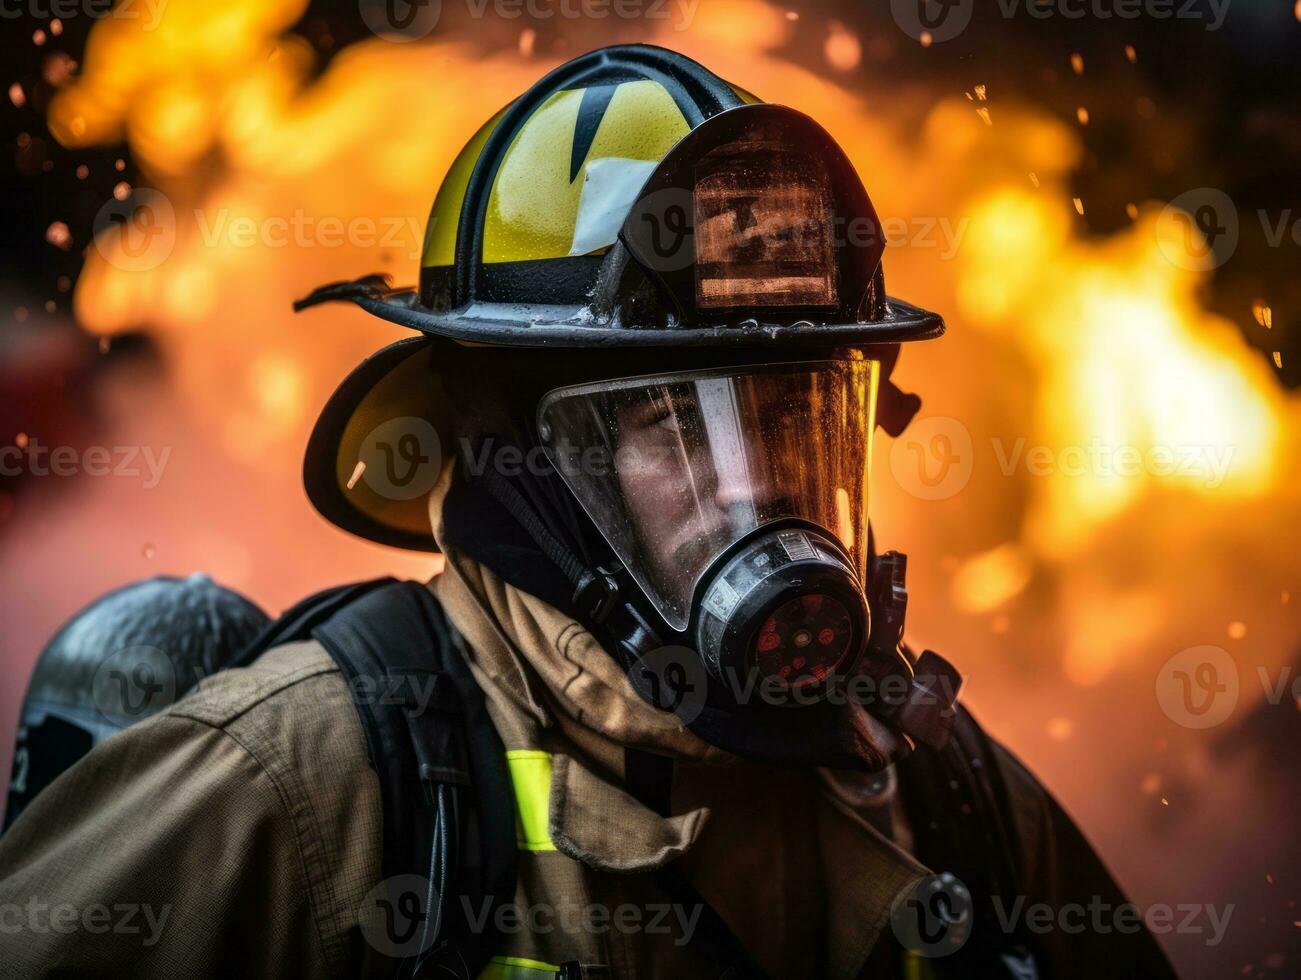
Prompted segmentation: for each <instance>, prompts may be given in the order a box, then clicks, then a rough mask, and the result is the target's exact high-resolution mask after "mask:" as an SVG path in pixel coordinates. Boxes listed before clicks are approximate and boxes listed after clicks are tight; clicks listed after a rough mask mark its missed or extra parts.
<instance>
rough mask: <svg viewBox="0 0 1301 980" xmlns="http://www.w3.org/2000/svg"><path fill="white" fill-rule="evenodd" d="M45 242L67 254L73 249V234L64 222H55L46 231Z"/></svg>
mask: <svg viewBox="0 0 1301 980" xmlns="http://www.w3.org/2000/svg"><path fill="white" fill-rule="evenodd" d="M45 240H46V241H47V242H49V243H50V244H51V245H53V246H54V247H55V248H61V249H63V250H64V251H65V252H66V251H67V250H68V249H70V248H71V247H72V234H71V232H69V231H68V226H67V225H66V224H64V223H63V222H62V221H55V222H53V223H51V225H50V227H48V228H46V229H45Z"/></svg>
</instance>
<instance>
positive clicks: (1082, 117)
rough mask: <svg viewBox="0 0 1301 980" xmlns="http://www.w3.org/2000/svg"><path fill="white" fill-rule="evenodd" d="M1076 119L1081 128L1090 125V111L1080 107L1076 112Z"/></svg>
mask: <svg viewBox="0 0 1301 980" xmlns="http://www.w3.org/2000/svg"><path fill="white" fill-rule="evenodd" d="M1075 118H1076V119H1078V120H1079V122H1080V125H1081V126H1087V125H1088V124H1089V110H1088V109H1086V108H1084V106H1079V107H1077V108H1076V110H1075Z"/></svg>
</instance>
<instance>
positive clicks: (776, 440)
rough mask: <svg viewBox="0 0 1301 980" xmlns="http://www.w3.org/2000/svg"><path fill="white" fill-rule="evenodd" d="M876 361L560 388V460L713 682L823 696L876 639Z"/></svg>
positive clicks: (548, 415)
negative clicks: (740, 678) (745, 681)
mask: <svg viewBox="0 0 1301 980" xmlns="http://www.w3.org/2000/svg"><path fill="white" fill-rule="evenodd" d="M879 370H880V365H879V362H877V361H873V360H868V359H865V358H862V357H845V358H842V359H830V360H823V361H813V362H803V363H792V364H775V365H758V366H746V367H732V368H725V369H712V370H704V371H688V372H682V373H677V374H672V375H661V376H655V377H637V378H625V379H619V380H613V381H604V382H599V383H595V384H583V385H576V386H572V387H567V388H561V389H557V390H555V391H552V392H550V393H549V394H547V395H546V396H545V397H544V398H543V399H542V402H541V404H540V406H539V409H538V433H539V436H540V437H541V439H542V442H543V444H544V445H545V447H546V448H547V450H548V452H549V453H550V455H551V459H552V462H553V464H554V466H555V468H556V470H557V471H558V472H559V474H560V475H561V477H562V479H563V480H564V481H565V483H566V484H567V485H568V486H569V488H570V490H571V491H572V492H573V494H574V496H575V497H576V498H577V499H578V501H579V502H580V503H581V504H582V506H583V508H584V509H585V510H586V512H587V514H588V516H589V517H590V518H591V520H592V521H593V523H594V524H595V525H596V527H597V529H598V530H599V531H600V532H601V534H602V535H603V536H604V537H605V538H606V540H607V541H608V543H609V544H610V546H611V548H612V549H613V550H614V552H615V554H616V555H617V557H618V558H619V560H620V561H621V562H622V563H623V565H624V567H625V568H626V569H627V571H628V573H629V574H630V575H631V577H632V578H633V579H634V580H635V581H636V583H637V584H638V586H639V587H640V588H641V590H642V591H643V592H644V593H645V594H646V596H647V598H649V600H650V602H651V603H652V604H653V605H654V607H655V609H656V610H657V611H658V613H659V614H660V616H661V617H662V618H663V619H664V621H665V622H666V623H667V624H668V625H669V626H670V627H671V628H672V629H674V630H677V631H679V632H690V633H691V634H692V635H693V639H694V641H695V644H696V648H697V650H698V651H699V653H700V654H701V656H702V657H703V659H704V660H705V662H706V664H707V665H708V666H709V667H710V668H711V669H712V670H713V671H714V672H715V673H716V674H718V675H725V674H726V673H727V672H729V671H733V672H736V671H741V672H748V671H755V670H757V671H758V672H759V674H761V675H763V676H764V677H770V678H772V679H774V680H775V681H777V682H778V683H782V684H786V685H789V686H792V687H804V686H813V685H817V684H820V683H822V682H823V681H825V680H827V679H828V678H829V677H830V675H831V674H832V673H833V672H835V671H837V670H843V669H846V668H847V667H848V666H849V664H850V663H851V662H852V661H853V660H855V659H857V656H858V654H859V652H860V651H861V650H862V647H863V645H864V643H865V641H866V637H867V631H868V620H867V617H868V613H867V604H866V601H865V600H864V587H865V572H866V564H867V558H868V546H867V516H868V508H867V504H868V472H869V468H870V463H871V437H872V431H873V427H874V424H875V423H874V412H875V404H876V395H877V384H878V380H879Z"/></svg>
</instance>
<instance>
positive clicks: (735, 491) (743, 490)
mask: <svg viewBox="0 0 1301 980" xmlns="http://www.w3.org/2000/svg"><path fill="white" fill-rule="evenodd" d="M775 496H776V488H775V487H773V485H772V481H771V480H770V479H769V478H768V477H767V475H766V474H761V473H753V472H751V471H750V470H749V469H748V468H747V467H744V466H735V467H723V468H722V469H720V471H719V473H718V484H717V486H716V487H715V489H714V503H715V505H716V506H717V507H718V509H719V510H721V511H723V512H725V513H727V514H730V515H734V516H735V517H742V518H743V517H745V516H750V517H751V518H753V514H754V512H755V511H756V510H763V509H765V505H766V504H768V503H770V502H771V501H772V500H773V499H774V498H775Z"/></svg>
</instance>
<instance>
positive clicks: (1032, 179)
mask: <svg viewBox="0 0 1301 980" xmlns="http://www.w3.org/2000/svg"><path fill="white" fill-rule="evenodd" d="M1030 183H1031V184H1032V185H1034V186H1035V187H1038V186H1039V175H1038V174H1037V173H1035V172H1034V171H1033V170H1031V171H1030Z"/></svg>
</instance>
